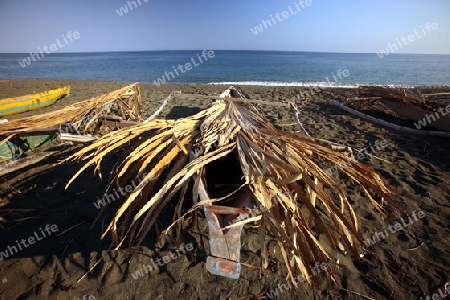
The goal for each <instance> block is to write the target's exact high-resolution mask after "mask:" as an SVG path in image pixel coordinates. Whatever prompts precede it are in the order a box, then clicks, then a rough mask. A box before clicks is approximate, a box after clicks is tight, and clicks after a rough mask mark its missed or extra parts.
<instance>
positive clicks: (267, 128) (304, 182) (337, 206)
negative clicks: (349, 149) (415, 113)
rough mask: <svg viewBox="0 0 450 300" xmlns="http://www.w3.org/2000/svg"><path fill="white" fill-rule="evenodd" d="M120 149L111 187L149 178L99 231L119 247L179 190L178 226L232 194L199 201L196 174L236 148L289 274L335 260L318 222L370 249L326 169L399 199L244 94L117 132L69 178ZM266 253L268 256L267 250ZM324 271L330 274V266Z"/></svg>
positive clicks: (350, 245) (310, 277)
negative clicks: (283, 126)
mask: <svg viewBox="0 0 450 300" xmlns="http://www.w3.org/2000/svg"><path fill="white" fill-rule="evenodd" d="M120 148H126V149H128V152H127V153H126V157H125V158H124V159H123V160H121V163H120V164H119V165H118V166H117V168H116V169H115V171H114V174H113V176H111V177H110V184H111V185H112V184H116V183H117V184H119V185H123V184H125V183H126V182H128V181H129V180H131V179H133V178H142V179H143V180H142V181H141V183H140V184H139V185H138V186H137V187H136V188H135V189H134V191H132V192H131V194H130V195H129V196H128V198H127V199H126V200H125V201H124V203H123V204H122V205H121V207H120V208H119V209H118V211H117V212H116V213H115V216H114V218H113V220H112V221H111V223H110V224H109V226H108V227H107V229H106V231H105V232H104V234H103V236H102V237H104V236H105V235H106V234H107V233H111V235H112V238H113V241H114V242H115V243H116V245H117V248H118V247H120V246H121V245H122V244H123V243H124V241H126V240H128V242H129V243H130V245H134V244H140V243H141V242H142V241H143V239H144V238H145V236H146V235H147V233H148V232H149V230H150V229H151V228H152V227H153V226H154V225H155V222H156V221H157V219H158V216H160V214H161V212H162V211H163V210H164V209H165V208H166V207H167V205H168V203H169V201H170V200H171V199H172V198H173V197H174V196H176V195H177V196H179V198H177V199H178V202H177V203H176V206H175V210H174V223H173V224H172V225H171V226H170V227H169V228H172V226H175V225H179V224H180V223H182V222H181V221H182V220H185V218H186V216H187V215H188V214H190V213H192V212H193V211H194V210H195V209H197V208H199V207H201V206H203V205H206V204H211V203H214V202H216V204H220V203H222V201H223V200H224V199H225V198H226V197H221V198H219V197H218V198H217V199H209V200H206V201H201V202H198V193H199V186H200V185H199V180H200V178H201V176H197V175H199V174H201V173H202V172H203V171H204V170H205V168H206V167H207V166H208V165H209V164H210V163H212V162H217V161H220V160H221V159H223V158H225V157H228V156H230V155H234V156H235V158H236V160H238V162H239V164H240V168H241V171H242V173H241V174H242V175H243V178H240V179H241V182H242V184H241V187H242V186H245V187H246V188H249V189H250V190H251V192H252V193H253V195H254V198H255V202H256V206H257V207H259V208H264V209H261V211H262V216H261V222H262V224H263V225H262V228H268V229H269V230H270V231H271V232H272V233H274V234H275V235H276V236H277V237H278V244H279V246H280V248H281V250H282V254H283V257H284V260H285V263H286V266H287V269H288V271H289V276H290V277H291V278H292V277H293V276H294V273H297V272H298V271H300V272H301V273H302V274H303V275H304V276H305V278H306V279H307V281H308V282H309V283H311V284H312V283H317V280H318V279H319V278H318V277H320V276H314V274H313V271H312V270H311V266H314V264H315V263H323V262H328V260H329V259H330V257H329V255H328V253H327V252H326V251H325V248H324V245H322V244H321V243H320V242H319V241H318V240H317V236H316V234H315V231H313V225H314V224H316V225H317V227H318V228H320V230H321V231H322V232H323V233H324V234H325V235H326V237H327V238H328V240H329V243H330V246H331V248H333V249H335V250H337V249H343V248H344V245H345V246H346V247H345V248H347V249H349V250H350V251H351V252H352V254H353V256H354V257H355V258H356V259H359V254H360V253H359V251H358V250H359V249H362V248H364V247H365V246H364V244H363V241H362V238H361V235H360V230H359V225H358V220H357V218H356V215H355V213H354V211H353V209H352V207H351V205H350V203H349V201H348V200H347V197H346V193H345V191H344V190H343V189H341V188H340V187H339V185H338V183H337V182H335V181H334V179H333V178H332V177H331V176H330V175H329V174H328V173H327V172H325V170H324V168H325V166H330V163H331V164H333V165H336V166H338V167H339V168H341V169H342V172H343V173H345V174H347V175H348V176H349V177H350V178H351V179H352V180H353V181H354V182H356V183H357V184H358V185H360V186H361V188H362V190H363V191H364V192H365V193H366V195H367V197H368V199H370V201H371V202H372V203H373V204H374V206H375V207H376V209H377V210H379V211H380V212H381V213H382V214H384V213H385V211H384V209H383V207H382V205H381V204H380V203H379V202H377V201H376V200H375V199H374V198H373V197H372V195H371V193H374V194H377V195H378V196H380V197H383V198H384V200H385V201H389V199H391V196H392V194H391V190H390V189H389V187H388V186H387V184H386V182H385V180H384V179H383V178H381V177H380V176H379V175H378V174H377V173H376V172H375V171H374V170H372V169H371V168H369V167H367V166H365V165H363V164H362V163H360V162H358V161H356V160H355V159H353V158H351V157H350V156H349V155H348V153H346V152H344V151H339V150H337V149H341V148H340V147H333V146H332V145H331V144H328V143H324V142H323V141H318V140H315V139H313V138H311V137H307V136H304V135H301V134H295V133H290V132H284V131H280V130H277V129H276V128H275V127H274V126H273V125H272V124H271V123H270V122H269V121H268V120H267V119H266V118H265V116H264V115H263V113H262V112H261V111H260V110H259V109H258V108H256V107H255V106H253V105H252V104H248V103H245V100H242V99H241V100H239V99H223V100H218V101H216V102H215V103H214V104H213V105H212V106H211V107H210V108H208V109H206V110H203V111H201V112H200V113H198V114H196V115H194V116H191V117H188V118H183V119H178V120H159V119H155V120H152V121H150V122H148V123H141V124H138V125H135V126H133V127H129V128H125V129H122V130H120V131H116V132H112V133H110V134H108V135H106V136H104V137H102V138H101V139H99V140H97V141H96V142H94V143H93V144H91V145H89V146H87V147H85V148H83V149H82V150H80V151H79V152H78V153H76V154H74V155H73V156H71V157H70V158H68V160H69V161H73V160H78V159H80V160H82V161H85V162H86V163H85V164H84V166H83V167H82V168H81V169H80V170H79V171H78V173H77V174H76V175H75V176H74V177H73V178H72V179H71V180H70V181H69V183H68V185H70V184H71V183H72V182H73V180H74V179H75V178H76V177H77V176H79V174H80V173H82V172H83V171H85V170H86V169H88V168H89V167H91V166H94V167H95V170H96V171H97V172H99V171H100V165H101V163H102V160H103V158H104V157H106V156H107V155H108V154H110V153H111V152H114V151H116V150H118V149H120ZM216 171H217V172H221V170H216ZM190 183H192V186H193V195H194V196H193V199H192V207H191V209H190V210H189V211H188V212H187V213H186V214H184V215H183V214H182V207H183V201H184V199H185V197H184V196H185V193H186V191H187V189H188V185H189V184H190ZM110 187H111V186H110ZM236 189H239V187H236ZM313 221H314V222H313ZM166 232H167V231H166ZM263 240H264V239H263ZM261 246H262V247H264V245H261ZM262 254H263V257H264V259H266V258H267V253H266V251H262ZM322 275H330V276H332V274H331V271H330V269H329V268H327V269H326V270H325V271H324V272H323V274H322Z"/></svg>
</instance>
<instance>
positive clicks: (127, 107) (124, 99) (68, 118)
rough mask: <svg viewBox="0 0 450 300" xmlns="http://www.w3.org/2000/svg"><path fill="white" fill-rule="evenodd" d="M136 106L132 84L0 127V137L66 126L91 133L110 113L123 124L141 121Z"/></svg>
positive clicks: (138, 102)
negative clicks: (123, 120) (100, 119)
mask: <svg viewBox="0 0 450 300" xmlns="http://www.w3.org/2000/svg"><path fill="white" fill-rule="evenodd" d="M140 106H141V98H140V92H139V86H138V84H137V83H134V84H131V85H128V86H126V87H123V88H121V89H118V90H115V91H113V92H111V93H107V94H104V95H101V96H99V97H95V98H92V99H89V100H85V101H81V102H77V103H74V104H71V105H68V106H66V107H64V108H63V109H60V110H55V111H51V112H48V113H45V114H40V115H34V116H31V117H26V118H22V119H15V120H11V121H9V122H7V123H3V124H1V126H0V137H2V136H3V137H5V136H11V135H16V134H21V135H25V134H29V133H33V132H39V131H42V130H47V129H53V128H58V127H59V126H61V125H62V124H65V123H70V124H71V126H72V127H73V128H74V129H75V130H76V131H78V132H80V133H82V134H84V133H87V132H92V129H93V128H94V127H95V125H96V121H98V118H99V116H101V115H107V114H112V113H113V114H115V115H117V116H120V117H121V118H123V119H125V120H133V121H141V116H140ZM47 131H50V130H47ZM0 143H1V141H0Z"/></svg>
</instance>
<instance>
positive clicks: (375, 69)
mask: <svg viewBox="0 0 450 300" xmlns="http://www.w3.org/2000/svg"><path fill="white" fill-rule="evenodd" d="M197 54H198V55H197ZM207 54H208V53H207V52H205V55H204V57H202V56H201V55H202V51H201V50H199V51H143V52H103V53H57V52H53V53H50V54H46V53H45V52H44V57H41V58H39V59H37V58H35V61H33V60H32V59H30V58H29V56H30V53H21V54H20V53H14V54H8V53H1V54H0V79H70V80H72V79H77V80H105V81H121V82H130V81H133V82H134V81H139V82H150V83H152V82H154V81H157V80H158V78H160V82H163V81H162V80H163V79H164V80H165V81H166V83H210V84H219V83H226V84H236V85H237V84H251V85H276V86H283V85H286V86H314V85H319V86H342V87H356V86H358V85H363V84H372V85H395V86H398V85H400V86H429V85H439V86H444V85H445V86H449V85H450V55H422V54H389V55H388V56H386V57H383V58H380V57H379V56H378V55H377V54H375V53H373V54H355V53H351V54H350V53H348V54H346V53H321V52H320V53H319V52H285V51H225V50H217V51H214V53H212V52H210V53H209V54H210V56H209V57H208V55H207ZM212 56H213V57H212ZM206 58H207V60H206ZM27 59H30V60H29V61H28V62H29V64H28V63H27V62H24V60H27ZM19 62H21V63H22V65H24V67H22V66H21V64H19ZM188 63H189V64H190V67H191V69H190V70H187V69H186V68H189V66H188V65H187V64H188ZM179 65H181V66H182V68H181V69H179V67H178V66H179ZM174 67H175V68H176V70H175V69H174ZM175 71H176V72H175ZM182 71H184V72H182Z"/></svg>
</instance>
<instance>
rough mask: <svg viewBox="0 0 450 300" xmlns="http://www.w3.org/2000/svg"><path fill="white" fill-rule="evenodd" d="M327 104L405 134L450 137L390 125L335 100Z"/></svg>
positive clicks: (439, 132) (442, 133)
mask: <svg viewBox="0 0 450 300" xmlns="http://www.w3.org/2000/svg"><path fill="white" fill-rule="evenodd" d="M329 102H330V103H331V104H333V105H334V106H337V107H339V108H341V109H343V110H345V111H346V112H349V113H351V114H353V115H355V116H358V117H360V118H363V119H365V120H368V121H371V122H373V123H376V124H379V125H383V126H386V127H389V128H392V129H395V130H398V131H402V132H407V133H412V134H418V135H428V136H441V137H450V132H445V131H425V130H417V129H412V128H407V127H403V126H399V125H396V124H392V123H389V122H386V121H384V120H381V119H377V118H375V117H372V116H369V115H366V114H363V113H362V112H359V111H357V110H354V109H351V108H350V107H347V106H345V105H342V104H340V103H339V102H337V101H335V100H331V99H330V100H329Z"/></svg>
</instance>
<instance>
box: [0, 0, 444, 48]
mask: <svg viewBox="0 0 450 300" xmlns="http://www.w3.org/2000/svg"><path fill="white" fill-rule="evenodd" d="M134 1H135V2H136V3H137V4H138V0H134ZM144 1H145V0H140V2H141V5H139V4H138V7H137V8H134V9H133V10H130V9H129V7H128V10H129V12H128V13H125V14H123V15H122V16H119V14H118V13H117V12H116V10H118V9H119V8H120V7H122V6H127V1H126V0H77V1H75V0H13V1H7V0H0V41H1V42H0V52H37V51H38V47H40V48H42V47H43V46H50V45H51V44H52V43H55V41H56V39H57V38H59V39H60V40H61V41H62V38H61V36H62V35H63V34H64V35H66V34H67V32H69V31H72V32H73V31H78V32H79V33H80V38H79V39H78V40H74V41H73V42H70V43H69V44H68V45H66V46H65V47H64V48H61V49H59V50H58V52H90V51H133V50H191V49H195V50H197V49H213V50H219V49H230V50H231V49H233V50H286V51H322V52H350V53H352V52H356V53H375V52H378V51H380V49H383V48H386V47H387V46H388V44H389V43H391V44H393V43H396V42H397V40H396V39H399V40H400V39H401V38H402V37H407V36H408V35H410V34H414V31H415V30H417V32H418V33H419V35H421V36H422V37H421V38H420V39H416V40H415V41H414V42H411V43H409V45H407V46H403V47H402V49H400V50H399V51H397V52H398V53H429V54H450V18H449V16H450V0H427V1H419V0H395V1H393V0H364V1H363V0H311V1H312V5H311V6H309V7H307V6H305V8H304V9H301V10H300V12H297V13H296V14H291V13H289V14H290V15H289V17H288V18H286V19H284V20H283V21H282V22H280V21H277V24H274V25H273V26H272V27H269V28H267V29H265V28H264V30H263V32H260V33H259V34H257V35H255V34H253V33H252V31H251V30H250V29H251V28H254V27H255V26H258V25H260V24H261V21H262V20H263V19H264V20H270V15H272V16H275V14H276V13H282V12H283V11H288V10H289V9H288V7H289V6H291V8H292V9H293V10H294V11H296V8H295V4H296V3H298V1H300V0H260V1H250V0H239V1H238V0H227V1H206V0H188V1H187V0H172V1H171V0H147V1H148V2H144ZM304 1H305V0H304ZM298 6H299V7H300V8H301V6H300V5H298ZM427 22H430V23H433V22H435V23H437V24H438V26H439V28H438V29H436V30H432V31H431V32H427V35H423V34H422V31H421V27H420V26H422V27H424V26H425V24H426V23H427Z"/></svg>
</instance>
